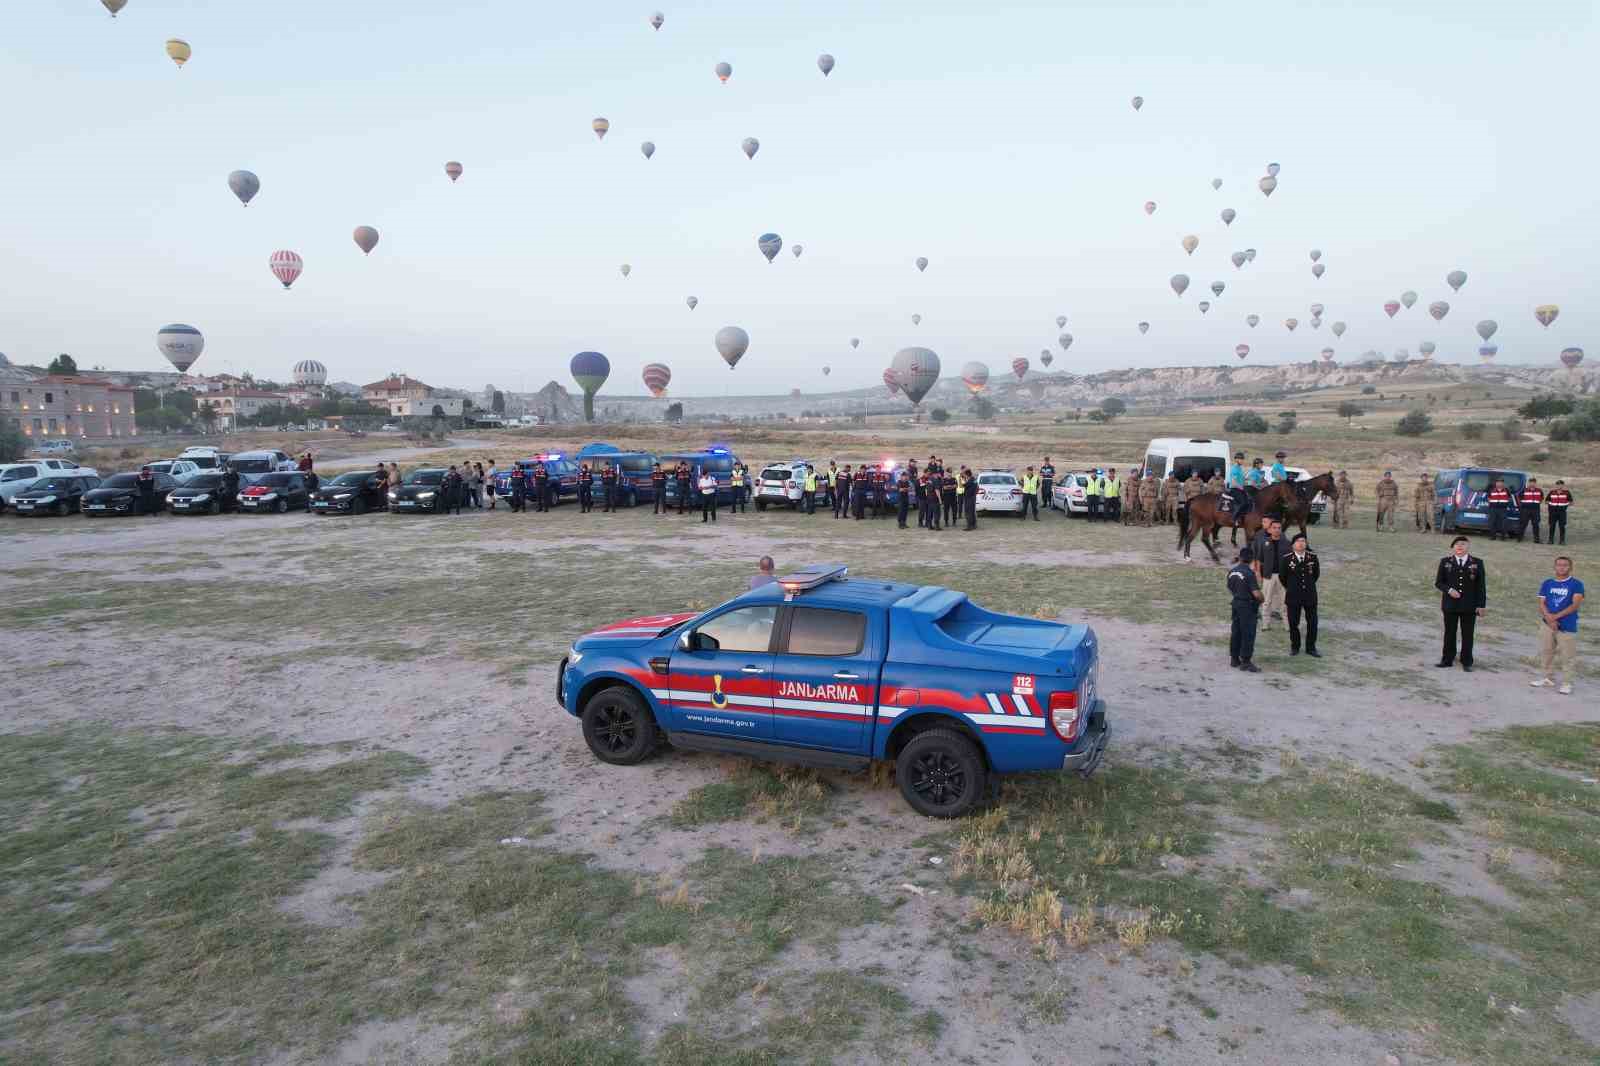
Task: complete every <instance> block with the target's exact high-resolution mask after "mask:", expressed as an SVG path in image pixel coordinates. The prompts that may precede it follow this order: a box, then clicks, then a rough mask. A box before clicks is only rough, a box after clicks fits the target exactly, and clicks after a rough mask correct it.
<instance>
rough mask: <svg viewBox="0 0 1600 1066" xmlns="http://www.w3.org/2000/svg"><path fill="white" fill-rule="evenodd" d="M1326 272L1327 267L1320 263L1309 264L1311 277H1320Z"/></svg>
mask: <svg viewBox="0 0 1600 1066" xmlns="http://www.w3.org/2000/svg"><path fill="white" fill-rule="evenodd" d="M1327 272H1328V268H1327V267H1325V266H1323V265H1322V264H1321V263H1312V264H1311V276H1312V277H1314V278H1320V277H1322V275H1323V274H1326V273H1327Z"/></svg>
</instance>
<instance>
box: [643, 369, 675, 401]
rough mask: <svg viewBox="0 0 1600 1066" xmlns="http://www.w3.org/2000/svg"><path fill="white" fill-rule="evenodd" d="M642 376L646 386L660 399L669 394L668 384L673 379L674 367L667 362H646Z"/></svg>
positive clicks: (651, 393)
mask: <svg viewBox="0 0 1600 1066" xmlns="http://www.w3.org/2000/svg"><path fill="white" fill-rule="evenodd" d="M642 376H643V378H644V387H645V388H647V389H649V390H650V395H652V396H654V397H655V398H656V399H658V400H659V399H661V397H663V396H665V395H666V394H667V384H668V383H669V382H671V381H672V368H671V367H669V366H667V364H666V363H646V364H645V367H644V373H643V375H642Z"/></svg>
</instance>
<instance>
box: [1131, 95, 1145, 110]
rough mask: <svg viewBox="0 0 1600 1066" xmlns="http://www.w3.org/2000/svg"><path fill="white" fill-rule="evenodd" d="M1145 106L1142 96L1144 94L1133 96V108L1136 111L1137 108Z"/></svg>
mask: <svg viewBox="0 0 1600 1066" xmlns="http://www.w3.org/2000/svg"><path fill="white" fill-rule="evenodd" d="M1143 106H1144V97H1142V96H1135V97H1134V98H1133V109H1134V110H1135V111H1137V110H1139V109H1140V108H1141V107H1143Z"/></svg>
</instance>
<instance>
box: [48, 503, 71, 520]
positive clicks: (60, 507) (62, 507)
mask: <svg viewBox="0 0 1600 1066" xmlns="http://www.w3.org/2000/svg"><path fill="white" fill-rule="evenodd" d="M51 511H52V512H53V513H54V514H55V516H56V517H57V518H65V517H67V501H66V500H57V501H56V505H55V506H54V507H52V508H51Z"/></svg>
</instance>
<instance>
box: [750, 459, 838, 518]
mask: <svg viewBox="0 0 1600 1066" xmlns="http://www.w3.org/2000/svg"><path fill="white" fill-rule="evenodd" d="M808 465H809V466H813V467H814V466H815V465H816V464H814V463H812V464H808V463H807V462H806V461H805V460H804V459H790V460H788V461H786V462H781V463H770V464H768V465H767V466H765V467H763V468H762V470H761V476H760V477H759V478H757V479H756V510H758V511H765V510H766V509H767V505H768V504H775V505H777V504H787V505H788V506H789V507H790V508H791V509H793V508H795V507H798V506H799V505H800V500H801V498H802V497H803V496H804V495H805V488H806V467H807V466H808ZM825 477H826V474H825V473H824V472H822V471H818V472H817V496H818V497H819V498H820V497H821V496H822V493H823V480H824V478H825Z"/></svg>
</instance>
